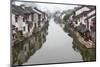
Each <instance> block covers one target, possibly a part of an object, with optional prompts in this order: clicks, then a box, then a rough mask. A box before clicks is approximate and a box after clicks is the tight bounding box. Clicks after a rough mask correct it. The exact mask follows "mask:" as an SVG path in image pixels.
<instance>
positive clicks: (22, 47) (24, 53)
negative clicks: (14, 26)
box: [12, 23, 48, 65]
mask: <svg viewBox="0 0 100 67" xmlns="http://www.w3.org/2000/svg"><path fill="white" fill-rule="evenodd" d="M47 31H48V23H46V24H45V25H44V26H43V27H42V29H41V31H39V32H37V33H33V35H32V36H31V37H30V38H27V39H25V40H24V41H22V42H20V43H16V44H14V46H13V47H12V55H13V56H12V57H13V59H12V62H13V64H14V65H21V64H23V63H25V62H27V60H28V59H29V57H30V56H31V55H33V54H35V52H36V51H37V50H39V49H40V48H41V47H42V45H43V43H44V42H45V41H46V35H47Z"/></svg>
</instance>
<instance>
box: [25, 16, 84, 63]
mask: <svg viewBox="0 0 100 67" xmlns="http://www.w3.org/2000/svg"><path fill="white" fill-rule="evenodd" d="M72 41H73V39H72V38H71V37H70V36H68V33H65V32H64V31H63V29H62V28H61V27H60V26H59V24H56V22H55V21H54V19H53V18H51V20H50V21H49V28H48V35H47V37H46V42H45V43H44V44H43V45H42V47H41V48H40V49H39V50H38V51H37V52H36V53H35V54H34V55H32V56H31V57H30V58H29V60H28V61H27V62H26V63H25V64H42V63H57V62H75V61H82V57H81V55H80V54H79V53H78V52H76V51H74V50H73V48H72V46H73V44H72Z"/></svg>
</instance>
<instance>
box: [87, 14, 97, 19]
mask: <svg viewBox="0 0 100 67" xmlns="http://www.w3.org/2000/svg"><path fill="white" fill-rule="evenodd" d="M93 16H96V13H94V14H92V15H90V16H89V17H87V18H86V20H87V19H89V18H91V17H93Z"/></svg>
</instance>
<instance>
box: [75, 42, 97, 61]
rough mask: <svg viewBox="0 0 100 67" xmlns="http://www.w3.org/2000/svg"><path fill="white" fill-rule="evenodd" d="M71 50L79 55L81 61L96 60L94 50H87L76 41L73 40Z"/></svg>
mask: <svg viewBox="0 0 100 67" xmlns="http://www.w3.org/2000/svg"><path fill="white" fill-rule="evenodd" d="M73 49H74V50H75V51H77V52H79V53H80V54H81V56H82V59H83V61H88V62H89V61H95V60H96V49H87V48H85V47H84V46H83V45H82V44H80V43H79V42H77V41H76V40H73Z"/></svg>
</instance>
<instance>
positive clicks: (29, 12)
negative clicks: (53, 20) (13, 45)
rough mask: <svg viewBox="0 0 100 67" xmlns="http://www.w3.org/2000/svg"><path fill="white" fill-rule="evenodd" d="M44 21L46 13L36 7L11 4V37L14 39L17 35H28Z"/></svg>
mask: <svg viewBox="0 0 100 67" xmlns="http://www.w3.org/2000/svg"><path fill="white" fill-rule="evenodd" d="M41 20H42V21H41ZM43 20H45V21H43ZM46 21H47V14H46V13H43V12H42V11H40V10H38V9H37V8H32V7H25V6H24V5H21V6H16V5H12V31H13V32H12V35H13V39H15V40H16V39H17V38H18V37H19V36H21V37H23V36H24V37H29V36H30V35H32V33H33V32H34V31H33V30H34V29H35V28H37V27H40V26H41V25H42V26H43V25H44V23H45V22H46ZM21 37H19V38H21Z"/></svg>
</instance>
